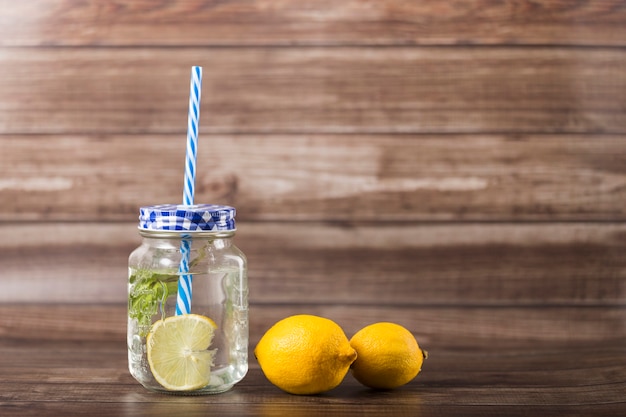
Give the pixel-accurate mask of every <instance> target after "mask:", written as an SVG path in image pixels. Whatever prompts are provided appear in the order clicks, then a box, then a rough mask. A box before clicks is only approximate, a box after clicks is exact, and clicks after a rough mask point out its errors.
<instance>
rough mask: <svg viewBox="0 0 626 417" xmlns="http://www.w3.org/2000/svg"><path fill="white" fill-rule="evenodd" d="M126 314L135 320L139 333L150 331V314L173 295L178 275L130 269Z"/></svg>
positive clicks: (155, 312) (153, 313) (143, 334)
mask: <svg viewBox="0 0 626 417" xmlns="http://www.w3.org/2000/svg"><path fill="white" fill-rule="evenodd" d="M129 284H130V291H129V298H128V315H129V317H130V318H132V319H136V320H137V325H138V327H139V332H140V335H141V336H142V337H143V336H145V335H147V334H148V332H149V331H150V326H151V325H152V316H154V315H155V314H157V311H158V309H159V307H161V308H162V307H163V305H164V304H165V301H166V300H167V298H168V297H169V296H170V295H175V294H176V291H177V287H178V276H177V275H175V274H166V273H162V272H159V271H152V270H148V269H137V270H131V275H130V279H129Z"/></svg>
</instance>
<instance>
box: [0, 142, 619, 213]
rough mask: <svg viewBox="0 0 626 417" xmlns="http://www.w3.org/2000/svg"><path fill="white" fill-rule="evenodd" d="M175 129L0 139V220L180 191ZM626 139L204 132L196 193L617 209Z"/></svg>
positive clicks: (354, 202) (113, 208) (180, 148)
mask: <svg viewBox="0 0 626 417" xmlns="http://www.w3.org/2000/svg"><path fill="white" fill-rule="evenodd" d="M184 153H185V136H184V135H86V136H83V135H81V136H76V135H73V136H67V135H52V136H49V135H5V136H3V137H0V199H2V201H3V204H2V206H1V207H0V220H5V221H16V220H38V221H41V220H46V221H55V220H71V221H110V220H116V221H117V220H122V221H124V220H126V221H132V220H134V219H136V216H137V213H138V207H140V206H142V205H149V204H157V203H164V202H176V201H179V200H180V198H181V197H180V195H181V189H182V182H183V181H182V180H183V175H182V169H183V161H184V157H185V155H184ZM624 160H626V136H623V135H620V136H599V137H593V136H591V135H204V136H202V137H201V138H200V143H199V149H198V176H197V179H196V201H201V202H214V203H226V204H231V205H234V206H236V207H237V211H238V219H240V220H243V221H246V220H248V221H249V220H255V221H260V220H262V221H301V220H304V221H311V220H319V221H357V222H358V221H376V222H380V221H439V220H446V221H450V220H452V221H460V220H479V221H485V220H486V221H517V220H540V221H546V220H578V221H580V220H592V221H595V220H601V221H607V220H609V221H616V220H624V219H626V164H624Z"/></svg>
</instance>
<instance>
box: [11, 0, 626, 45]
mask: <svg viewBox="0 0 626 417" xmlns="http://www.w3.org/2000/svg"><path fill="white" fill-rule="evenodd" d="M0 8H1V9H3V13H2V17H0V19H2V20H0V23H1V24H0V45H5V46H16V45H18V46H23V45H35V46H36V45H81V46H84V45H88V46H102V45H123V46H133V45H144V46H163V45H167V46H182V45H195V46H206V45H219V46H231V45H262V46H266V45H332V46H335V45H399V44H400V45H457V44H490V45H499V44H507V45H588V46H597V45H612V46H624V45H625V42H626V6H625V5H624V2H623V1H621V0H601V1H597V0H595V1H590V0H586V1H576V2H571V1H570V2H568V1H550V0H539V1H528V0H514V1H506V2H502V1H500V2H498V1H496V2H494V1H488V0H455V1H452V2H446V3H445V4H436V3H432V2H415V1H407V0H377V1H358V0H348V1H341V2H335V1H330V0H306V1H298V2H289V1H270V0H245V1H236V2H234V1H232V2H228V1H226V2H224V1H211V0H192V1H187V0H185V1H180V0H179V1H167V2H165V1H150V0H140V1H133V2H132V3H129V2H123V1H108V2H106V3H105V4H102V3H101V2H93V1H92V2H85V1H78V0H36V1H34V0H30V1H28V2H18V3H15V2H13V1H11V0H2V1H0Z"/></svg>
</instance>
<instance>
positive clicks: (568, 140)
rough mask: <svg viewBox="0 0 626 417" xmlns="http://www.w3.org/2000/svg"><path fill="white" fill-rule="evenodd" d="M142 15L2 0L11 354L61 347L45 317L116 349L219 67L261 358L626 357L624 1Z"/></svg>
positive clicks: (2, 295) (226, 167)
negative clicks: (353, 347)
mask: <svg viewBox="0 0 626 417" xmlns="http://www.w3.org/2000/svg"><path fill="white" fill-rule="evenodd" d="M128 3H129V2H121V1H110V2H84V1H77V0H51V1H44V0H36V1H35V0H33V1H27V2H17V3H16V2H13V1H9V0H0V10H1V12H0V75H1V76H0V201H1V203H2V204H1V205H0V265H1V272H0V283H1V285H2V291H0V303H1V304H0V311H2V309H3V308H5V309H6V311H4V314H0V334H2V335H5V336H6V335H12V336H11V337H23V338H32V337H36V335H37V334H39V335H40V336H41V332H42V331H44V330H45V329H48V332H49V333H46V336H45V337H48V338H52V339H53V338H54V333H53V332H50V329H49V327H50V326H52V329H54V326H55V324H54V322H49V321H47V320H43V321H41V322H39V321H40V320H42V318H40V317H31V316H29V314H28V311H29V310H28V305H30V304H38V303H51V304H52V305H56V306H58V307H51V308H53V310H52V311H54V312H55V314H57V315H58V316H60V317H61V322H60V323H61V324H58V323H57V325H60V326H64V329H65V330H68V329H70V330H69V331H70V332H71V331H76V332H77V334H83V335H84V334H85V332H87V333H88V334H90V335H91V336H90V337H91V338H93V339H94V340H97V339H98V338H99V337H105V338H106V337H108V336H107V335H111V334H115V335H117V337H119V336H120V335H121V334H123V332H124V331H125V321H124V305H125V300H126V292H125V291H126V273H127V272H126V266H127V263H126V262H127V261H126V259H127V256H128V254H129V253H130V251H131V250H132V248H133V247H134V246H136V245H137V244H138V242H139V237H138V235H137V232H136V225H135V222H136V217H137V212H138V207H139V206H140V205H147V204H155V203H164V202H177V201H179V200H180V198H181V187H182V167H183V160H184V152H185V149H184V141H185V129H186V117H187V116H186V115H187V109H186V106H187V100H188V98H187V89H188V83H189V68H190V66H191V65H202V66H203V67H204V86H203V98H202V113H201V129H200V145H199V156H198V158H199V159H198V179H197V181H198V185H197V193H198V194H197V198H196V200H197V201H199V202H212V203H226V204H232V205H235V206H236V207H237V209H238V219H239V232H238V236H237V243H238V245H239V246H240V247H241V248H242V249H243V250H244V251H245V252H246V253H247V254H248V256H249V259H250V287H251V292H250V302H251V313H252V315H251V326H252V340H253V341H254V340H258V338H259V337H260V334H261V333H262V332H263V331H264V329H266V328H267V327H269V325H271V324H272V323H273V322H274V321H276V320H278V319H279V318H281V317H282V316H285V315H288V314H292V313H295V312H311V313H318V314H324V315H327V316H330V317H333V318H335V319H337V320H338V321H339V322H340V323H341V324H342V325H343V326H344V327H345V328H346V331H347V332H353V331H355V330H357V329H358V328H359V327H360V326H363V325H365V324H368V323H369V322H373V321H380V320H391V321H396V322H400V323H403V324H405V325H406V326H407V327H409V328H410V329H411V330H412V331H413V332H414V333H415V334H416V335H418V338H419V337H421V338H422V340H425V341H426V342H427V343H428V344H430V345H431V348H432V347H437V346H439V347H445V346H448V347H454V346H460V345H459V343H461V342H459V338H461V339H462V340H463V342H462V343H464V344H465V345H466V346H479V345H481V344H483V345H484V344H486V343H489V344H490V345H492V346H495V345H498V343H500V344H502V345H514V344H515V343H519V342H520V341H532V342H533V343H547V344H551V343H572V342H576V343H583V342H586V341H587V342H588V341H594V340H595V341H597V340H607V341H608V340H618V341H619V340H624V339H625V338H626V257H625V256H624V254H625V253H626V223H625V221H626V106H625V103H626V49H625V47H626V2H624V1H621V0H604V1H578V2H554V1H548V0H538V1H532V2H531V1H525V0H512V1H503V2H491V1H486V0H461V1H455V2H447V3H446V2H443V3H441V2H439V3H436V2H412V1H407V0H380V1H357V0H349V1H343V2H334V1H328V0H319V1H312V0H308V1H299V2H282V1H272V0H245V1H237V2H235V1H220V2H215V1H210V0H194V1H182V0H179V1H171V2H153V1H148V0H144V1H134V2H132V3H130V4H128ZM17 304H21V305H25V307H24V309H22V310H20V311H21V312H20V314H15V313H14V312H15V310H14V309H12V308H10V307H11V306H14V305H17ZM68 304H71V305H74V306H75V308H77V309H78V310H75V309H73V308H72V307H68V306H67V305H68ZM55 308H56V309H55ZM90 308H94V309H95V313H93V316H94V317H100V316H102V318H101V320H100V322H99V323H100V327H99V328H97V329H91V330H92V331H91V333H90V331H89V329H85V328H83V327H84V326H83V327H81V325H80V323H74V322H72V321H71V319H70V318H71V316H72V314H75V312H76V311H84V310H85V309H86V310H85V311H87V313H85V314H89V309H90ZM109 310H111V311H114V312H115V313H114V314H112V315H110V316H109V315H108V314H106V313H105V312H106V311H109ZM73 312H74V313H73ZM66 315H67V316H68V318H67V319H63V317H65V316H66ZM38 323H39V324H38ZM46 325H47V326H48V327H46ZM24 326H25V328H28V329H30V330H29V331H24V332H21V333H20V331H19V330H20V329H22V328H24ZM31 331H32V332H34V333H30V332H31ZM92 333H93V334H92ZM64 334H65V335H67V331H66V332H65V333H64Z"/></svg>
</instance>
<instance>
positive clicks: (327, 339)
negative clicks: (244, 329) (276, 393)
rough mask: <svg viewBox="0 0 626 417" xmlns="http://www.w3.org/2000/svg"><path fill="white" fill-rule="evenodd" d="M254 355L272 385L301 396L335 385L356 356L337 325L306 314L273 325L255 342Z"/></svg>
mask: <svg viewBox="0 0 626 417" xmlns="http://www.w3.org/2000/svg"><path fill="white" fill-rule="evenodd" d="M254 355H255V356H256V358H257V360H258V361H259V365H261V370H262V371H263V373H264V374H265V376H266V377H267V379H269V381H270V382H271V383H272V384H274V385H276V386H277V387H278V388H280V389H282V390H284V391H286V392H289V393H291V394H302V395H308V394H318V393H320V392H324V391H328V390H331V389H333V388H335V387H336V386H337V385H339V384H340V383H341V381H342V380H343V378H344V377H345V376H346V374H347V373H348V369H349V368H350V364H352V362H354V359H355V358H356V352H355V351H354V349H352V348H351V347H350V343H349V341H348V338H347V337H346V335H345V333H344V332H343V330H342V329H341V327H339V325H337V324H336V323H335V322H333V321H332V320H329V319H326V318H323V317H318V316H312V315H306V314H302V315H296V316H290V317H287V318H285V319H283V320H281V321H279V322H278V323H276V324H274V326H272V327H271V328H270V329H269V330H268V331H267V332H266V333H265V334H264V335H263V337H262V338H261V340H260V341H259V343H258V344H257V346H256V348H255V349H254Z"/></svg>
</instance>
